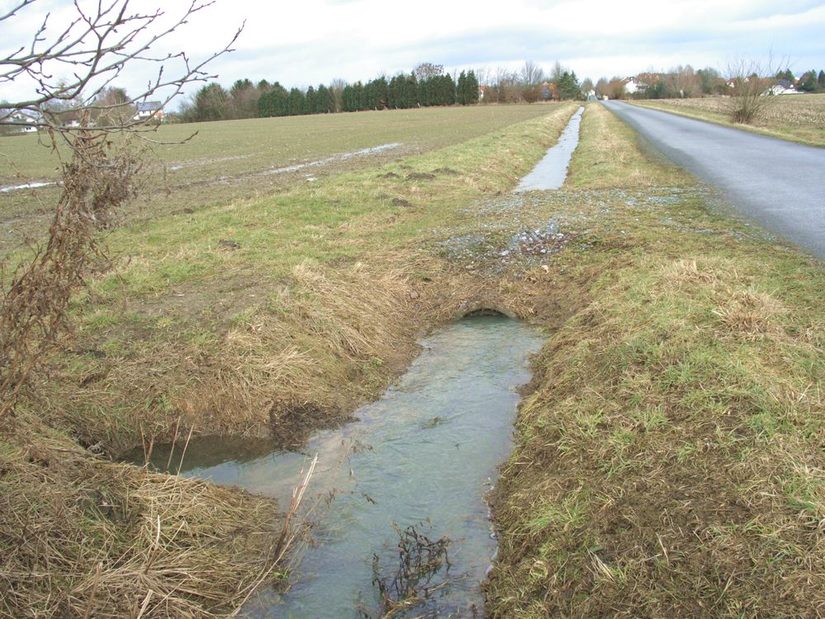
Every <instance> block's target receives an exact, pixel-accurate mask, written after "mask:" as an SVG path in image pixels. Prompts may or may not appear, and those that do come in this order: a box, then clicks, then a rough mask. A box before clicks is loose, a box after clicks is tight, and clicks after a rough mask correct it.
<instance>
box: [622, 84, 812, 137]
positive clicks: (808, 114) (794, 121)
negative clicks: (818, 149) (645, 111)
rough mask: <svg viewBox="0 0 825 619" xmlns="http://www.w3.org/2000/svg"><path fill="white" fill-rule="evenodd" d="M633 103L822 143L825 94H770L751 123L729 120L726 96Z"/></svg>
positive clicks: (755, 130)
mask: <svg viewBox="0 0 825 619" xmlns="http://www.w3.org/2000/svg"><path fill="white" fill-rule="evenodd" d="M633 103H634V104H636V105H641V106H643V107H650V108H653V109H658V110H664V111H666V112H675V113H677V114H682V115H684V116H690V117H691V118H699V119H701V120H709V121H712V122H716V123H720V124H723V125H730V126H736V127H738V128H740V129H747V130H748V131H754V132H756V133H762V134H765V135H770V136H773V137H778V138H782V139H785V140H793V141H794V142H802V143H803V144H812V145H814V146H825V94H817V95H784V96H777V97H771V98H770V101H769V105H768V106H767V107H766V108H765V110H764V112H763V114H762V115H761V116H760V117H758V118H756V119H755V120H754V122H753V124H751V125H743V124H739V123H732V122H731V121H730V111H729V108H730V104H731V102H730V99H729V98H727V97H705V98H701V99H661V100H639V101H633Z"/></svg>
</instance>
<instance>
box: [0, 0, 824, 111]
mask: <svg viewBox="0 0 825 619" xmlns="http://www.w3.org/2000/svg"><path fill="white" fill-rule="evenodd" d="M87 1H88V0H83V2H87ZM11 4H12V2H10V1H9V0H0V9H2V8H3V7H5V6H9V5H11ZM133 4H134V6H135V7H136V8H150V7H157V6H161V7H163V8H164V10H166V11H167V12H168V13H169V18H172V17H173V16H174V15H175V14H179V13H180V11H182V10H183V9H184V6H185V4H186V3H184V2H166V3H160V2H159V0H133ZM33 7H37V9H38V11H32V12H30V13H35V12H37V13H39V15H36V16H35V15H29V16H28V17H26V18H25V19H23V20H20V21H19V22H17V23H15V24H14V27H13V28H9V27H8V26H9V25H8V24H1V25H0V41H4V42H5V43H0V46H10V45H14V44H18V43H19V42H21V41H24V38H23V37H22V35H23V34H25V33H31V32H32V31H33V30H32V29H33V28H34V27H35V24H36V21H37V19H39V18H40V17H42V14H43V13H44V12H45V11H44V9H46V8H50V9H51V10H53V11H54V12H55V14H54V16H53V17H54V19H55V22H56V21H57V19H59V18H60V16H61V15H63V14H66V13H68V12H70V10H71V2H70V1H69V0H40V2H37V3H35V4H34V5H33ZM244 19H245V20H246V27H245V29H244V32H243V34H242V35H241V38H240V40H239V41H238V44H237V45H236V48H237V52H236V53H235V54H233V55H230V56H227V57H224V58H221V59H219V60H218V61H217V62H215V64H214V65H213V66H212V69H213V71H214V72H216V73H219V74H220V81H221V82H222V83H223V84H226V85H229V84H231V82H232V81H234V80H235V79H237V78H241V77H249V78H251V79H253V80H258V79H262V78H266V79H269V80H276V79H277V80H279V81H281V82H282V83H284V84H285V85H288V86H291V85H302V86H303V85H308V84H317V83H319V82H329V81H330V80H331V79H333V78H335V77H343V78H345V79H348V80H356V79H364V80H366V79H370V78H372V77H374V76H376V75H378V74H380V73H382V72H386V73H395V72H397V71H400V70H410V69H411V68H412V67H413V66H414V65H415V64H417V63H418V62H422V61H431V62H436V63H443V64H445V65H448V66H450V67H468V66H497V65H510V66H515V65H517V64H519V63H520V62H523V61H524V60H526V59H532V60H534V61H536V62H539V63H541V64H545V65H547V67H548V68H549V66H550V64H552V63H553V62H554V61H555V60H560V61H561V62H562V63H563V64H566V65H568V66H571V67H572V68H573V69H575V70H576V71H577V73H578V75H579V76H582V77H583V76H586V75H587V76H591V77H594V78H595V77H598V76H600V75H613V74H632V73H636V72H638V71H642V70H646V69H649V68H657V69H667V68H670V67H671V66H674V65H676V64H692V65H694V66H697V67H699V66H705V65H708V64H710V65H715V66H718V67H720V68H722V67H723V66H724V64H725V63H726V62H729V61H730V60H731V59H733V58H738V57H754V56H756V57H764V56H766V55H767V54H768V53H769V52H772V53H773V54H774V57H775V58H780V59H788V60H790V62H791V65H792V68H794V69H797V70H799V71H802V70H804V69H807V68H810V67H814V66H815V67H817V68H821V66H825V39H824V38H823V37H822V36H821V33H822V32H825V6H823V5H822V3H821V2H819V1H818V0H785V1H782V2H778V1H776V0H670V1H662V0H657V1H653V0H625V1H624V2H615V1H611V0H561V1H551V2H546V1H540V0H509V1H508V2H506V3H504V2H501V1H500V0H498V1H495V2H493V1H489V0H476V1H469V0H457V1H455V0H454V1H450V2H445V1H444V0H419V1H418V2H416V3H403V4H401V3H393V2H387V1H386V0H350V1H341V0H337V1H336V0H302V1H300V2H297V3H290V4H289V5H288V6H285V3H282V2H267V3H264V2H260V1H258V0H218V1H217V2H216V4H215V5H213V6H211V7H209V8H208V9H206V10H204V11H203V12H202V13H201V14H199V15H197V16H196V17H194V18H193V19H192V20H191V23H190V24H188V27H187V28H186V29H185V30H184V31H182V32H181V34H180V35H176V36H175V37H174V39H173V40H172V41H171V42H170V43H171V44H170V45H168V46H167V48H168V50H169V51H181V50H185V51H186V52H187V53H189V54H191V55H192V56H194V57H196V58H197V57H203V56H205V55H207V54H209V53H210V52H211V51H213V50H215V49H216V48H219V47H220V46H221V45H222V44H223V43H224V42H225V41H227V40H228V39H229V37H230V36H231V35H232V33H233V32H234V30H235V28H237V27H238V26H239V25H240V24H241V23H242V22H243V21H244ZM147 79H148V73H144V72H139V71H137V70H133V71H132V72H130V74H129V75H128V77H127V76H124V79H123V82H124V83H123V84H122V85H124V86H126V87H127V89H130V90H136V89H137V88H139V86H140V85H143V84H145V82H146V80H147ZM0 88H2V90H0V98H3V97H6V98H13V97H15V96H19V95H17V94H15V93H19V92H21V90H22V89H23V86H22V85H21V84H15V85H3V86H2V87H0Z"/></svg>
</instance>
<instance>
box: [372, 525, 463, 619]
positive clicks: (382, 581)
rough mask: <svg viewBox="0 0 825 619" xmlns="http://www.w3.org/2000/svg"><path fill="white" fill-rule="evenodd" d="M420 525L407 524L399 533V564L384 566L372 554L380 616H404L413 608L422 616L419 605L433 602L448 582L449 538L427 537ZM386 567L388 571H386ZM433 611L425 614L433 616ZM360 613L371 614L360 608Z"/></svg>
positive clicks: (373, 580)
mask: <svg viewBox="0 0 825 619" xmlns="http://www.w3.org/2000/svg"><path fill="white" fill-rule="evenodd" d="M423 524H424V523H421V524H419V525H417V526H416V525H410V526H408V527H407V528H405V529H404V530H403V531H402V530H400V529H398V527H396V532H397V533H398V565H397V566H395V567H384V566H382V565H381V558H380V557H379V556H378V555H373V559H372V572H373V579H372V584H373V586H374V587H375V588H376V589H377V590H378V597H379V599H380V608H379V612H378V616H379V617H381V618H382V619H390V618H391V617H398V616H404V615H405V614H406V613H407V612H409V611H415V612H416V613H418V614H419V616H421V614H420V613H421V610H422V609H421V607H422V605H425V604H427V603H428V602H432V599H433V597H434V596H436V595H437V594H438V592H439V590H441V589H443V588H445V587H446V586H447V585H448V583H449V572H450V557H449V553H448V550H449V546H450V540H449V539H447V538H446V537H440V538H438V539H436V540H433V539H430V538H429V537H428V536H427V535H426V534H425V533H424V532H423V531H422V530H420V529H423V528H425V527H424V526H422V525H423ZM388 570H389V571H388ZM434 613H435V611H431V613H428V614H425V615H424V616H430V615H432V616H435V614H434ZM362 614H363V616H365V617H370V615H369V613H368V612H366V611H363V613H362Z"/></svg>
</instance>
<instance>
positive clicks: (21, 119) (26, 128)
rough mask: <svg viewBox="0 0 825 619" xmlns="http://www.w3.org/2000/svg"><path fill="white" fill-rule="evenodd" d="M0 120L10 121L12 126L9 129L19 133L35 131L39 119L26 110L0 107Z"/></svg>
mask: <svg viewBox="0 0 825 619" xmlns="http://www.w3.org/2000/svg"><path fill="white" fill-rule="evenodd" d="M0 121H2V122H3V123H11V124H12V125H13V127H12V128H11V131H12V132H14V131H17V132H19V133H35V132H36V131H37V125H38V124H39V119H38V117H37V116H35V115H34V114H32V113H31V112H28V111H26V110H11V109H8V108H3V109H0Z"/></svg>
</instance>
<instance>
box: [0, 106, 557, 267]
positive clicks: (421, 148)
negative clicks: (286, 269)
mask: <svg viewBox="0 0 825 619" xmlns="http://www.w3.org/2000/svg"><path fill="white" fill-rule="evenodd" d="M546 111H547V110H546V108H545V107H544V106H540V105H533V106H528V105H520V106H515V105H514V106H502V107H495V106H475V107H471V108H467V109H461V108H424V109H416V110H403V111H395V112H392V113H387V114H384V113H382V112H359V113H352V114H330V115H321V116H295V117H287V118H266V119H253V120H237V121H223V122H210V123H198V124H194V125H193V124H189V125H164V126H161V127H160V128H159V129H158V131H157V132H149V133H146V134H144V136H143V139H141V140H138V143H137V144H136V147H137V148H140V149H142V150H144V151H145V152H146V160H147V165H148V167H149V170H148V174H147V175H146V178H147V180H146V186H145V187H144V188H143V191H142V195H141V197H140V199H139V200H137V201H135V202H134V203H133V204H131V205H130V206H129V209H128V210H127V212H126V213H125V219H126V221H127V222H130V223H133V222H135V221H138V220H151V219H154V218H155V217H156V216H163V215H168V214H173V213H183V212H191V211H194V210H199V209H203V208H206V207H209V206H214V205H221V204H226V203H227V202H231V201H234V200H242V199H253V198H256V197H258V198H260V197H264V196H268V195H271V194H273V193H275V192H279V191H284V190H285V189H287V188H290V187H294V186H295V185H296V184H302V183H311V182H316V181H317V179H319V178H323V177H325V176H328V175H330V174H340V173H342V172H345V171H348V170H355V169H363V168H368V167H375V166H379V165H382V164H383V163H386V162H387V161H392V160H397V159H400V158H403V157H408V156H410V155H413V154H420V153H425V152H428V151H431V150H433V149H438V148H443V147H445V146H449V145H450V144H456V143H459V142H463V141H466V140H468V139H471V138H473V137H476V136H480V135H483V134H485V133H489V132H491V131H495V130H497V129H500V128H503V127H506V126H508V125H510V124H513V123H516V122H520V121H523V120H527V119H529V118H535V117H537V116H540V115H542V114H544V113H545V112H546ZM195 132H197V135H196V136H195V137H194V138H192V139H188V138H190V137H191V136H192V134H193V133H195ZM187 140H188V141H187ZM41 142H42V138H40V137H38V136H37V135H20V136H12V137H5V138H0V187H8V186H13V185H21V184H23V183H28V182H32V181H36V182H44V181H46V182H48V181H54V180H57V177H58V172H59V160H58V158H57V157H56V156H55V155H54V153H52V152H51V150H50V148H48V147H47V146H46V145H44V144H42V143H41ZM384 145H392V148H387V149H386V150H383V151H379V152H376V153H371V154H359V155H357V156H354V157H348V158H345V157H336V156H337V155H344V154H349V153H354V152H357V151H360V150H363V149H367V148H372V147H380V146H384ZM306 164H311V165H309V166H306V167H300V166H302V165H306ZM290 167H295V168H296V169H293V170H290V169H289V168H290ZM59 191H60V189H59V188H56V187H55V188H41V189H36V190H24V191H14V192H6V193H0V256H2V255H3V254H4V253H6V252H8V251H10V250H12V249H14V248H17V247H19V246H20V245H21V243H22V242H23V241H24V240H26V239H31V238H38V235H40V234H42V231H43V230H45V229H46V227H47V225H48V217H49V213H50V211H51V208H52V205H53V204H54V202H55V200H56V199H57V196H58V195H59Z"/></svg>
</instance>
